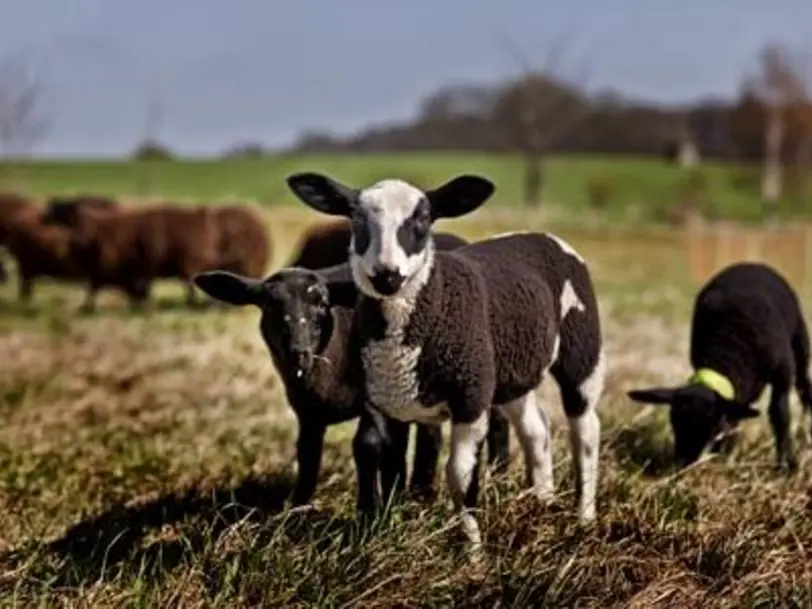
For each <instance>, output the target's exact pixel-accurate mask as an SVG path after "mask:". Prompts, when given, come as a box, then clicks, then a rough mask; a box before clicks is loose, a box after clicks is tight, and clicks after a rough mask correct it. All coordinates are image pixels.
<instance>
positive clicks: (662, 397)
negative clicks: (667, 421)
mask: <svg viewBox="0 0 812 609" xmlns="http://www.w3.org/2000/svg"><path fill="white" fill-rule="evenodd" d="M678 391H679V389H678V388H677V389H675V388H669V387H656V388H653V389H634V390H632V391H629V392H628V393H627V394H626V395H628V396H629V397H630V398H631V399H632V400H634V401H635V402H642V403H644V404H658V405H660V404H664V405H670V404H672V403H673V402H674V398H676V397H677V392H678Z"/></svg>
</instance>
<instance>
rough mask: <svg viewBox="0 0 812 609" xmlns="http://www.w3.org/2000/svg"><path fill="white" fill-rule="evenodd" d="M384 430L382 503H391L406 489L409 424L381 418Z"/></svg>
mask: <svg viewBox="0 0 812 609" xmlns="http://www.w3.org/2000/svg"><path fill="white" fill-rule="evenodd" d="M382 423H383V425H384V426H385V428H386V434H385V437H386V439H387V441H386V442H384V445H383V450H382V459H381V491H382V493H383V500H384V501H391V500H392V499H393V497H396V496H398V495H400V494H401V493H403V491H404V490H405V489H406V450H407V448H408V446H409V424H408V423H403V422H402V421H396V420H395V419H391V418H389V417H382Z"/></svg>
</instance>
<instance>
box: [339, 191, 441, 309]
mask: <svg viewBox="0 0 812 609" xmlns="http://www.w3.org/2000/svg"><path fill="white" fill-rule="evenodd" d="M425 196H426V195H425V193H424V192H423V191H422V190H420V189H419V188H416V187H415V186H412V185H411V184H409V183H408V182H404V181H403V180H381V181H380V182H377V183H375V184H373V185H372V186H370V187H369V188H365V189H364V190H363V191H361V193H360V194H359V195H358V203H359V207H360V209H361V210H362V213H363V214H364V218H365V221H366V224H367V229H368V230H369V247H367V249H366V251H365V252H364V253H363V254H358V253H357V252H356V251H355V237H354V236H353V237H352V238H351V239H350V265H351V267H352V274H353V277H354V278H355V282H356V284H357V285H358V288H359V289H360V290H361V291H362V292H363V293H364V294H366V295H367V296H370V297H372V298H377V299H387V298H397V297H399V296H400V294H395V295H394V296H390V297H385V296H382V295H381V294H378V293H377V292H376V291H375V289H374V288H373V287H372V283H371V282H370V281H369V277H370V276H371V275H374V272H375V269H376V268H377V267H379V266H383V267H385V268H387V269H390V270H397V271H398V272H399V273H400V274H401V275H402V276H404V277H412V276H413V275H415V274H417V273H418V271H419V270H420V269H421V268H422V267H424V266H425V265H426V263H427V258H428V256H429V254H430V253H431V252H433V250H434V241H433V239H429V240H428V244H429V245H428V246H427V247H426V248H424V249H423V250H421V251H420V252H418V253H417V254H412V255H409V254H407V253H406V252H405V251H404V250H403V248H402V247H401V246H400V244H399V243H398V228H400V226H401V224H403V222H404V221H405V220H406V219H408V218H409V217H410V216H411V215H412V213H414V210H415V208H416V207H417V206H418V204H419V203H420V202H421V201H422V200H423V199H424V197H425ZM408 281H409V280H407V284H408ZM405 287H406V285H404V288H405Z"/></svg>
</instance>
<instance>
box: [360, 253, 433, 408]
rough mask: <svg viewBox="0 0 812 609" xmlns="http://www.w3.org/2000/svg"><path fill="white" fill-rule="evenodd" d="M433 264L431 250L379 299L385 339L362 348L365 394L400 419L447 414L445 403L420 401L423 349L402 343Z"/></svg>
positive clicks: (379, 406)
mask: <svg viewBox="0 0 812 609" xmlns="http://www.w3.org/2000/svg"><path fill="white" fill-rule="evenodd" d="M433 264H434V252H433V250H432V251H431V252H430V255H429V256H428V257H427V259H426V264H425V265H424V266H423V267H421V268H420V269H419V270H418V271H417V273H416V274H415V275H414V276H413V277H411V278H410V281H409V282H408V283H407V284H406V285H405V287H404V288H403V289H402V290H401V291H400V292H399V293H398V294H397V295H396V297H394V298H387V299H382V300H380V301H379V302H380V306H381V312H382V313H383V317H384V319H385V320H386V331H385V335H384V338H383V339H381V340H370V341H368V342H367V344H366V345H364V347H363V348H362V349H361V358H362V361H363V364H364V373H365V376H366V389H367V396H368V397H369V399H370V401H371V402H372V403H373V404H374V405H375V406H377V407H378V408H380V409H381V410H382V411H383V412H384V413H386V414H387V415H389V416H390V417H392V418H394V419H398V420H401V421H421V422H426V423H439V422H441V421H443V420H445V419H446V418H447V417H448V410H447V408H446V407H445V405H444V404H435V405H432V406H430V407H425V406H422V405H420V404H419V402H418V396H419V393H420V385H419V382H418V378H417V361H418V359H419V358H420V353H421V351H422V350H421V348H420V347H419V346H414V347H407V346H405V345H404V344H403V342H404V339H405V333H406V327H407V326H408V324H409V319H410V317H411V314H412V311H414V307H415V305H416V303H417V297H418V294H419V293H420V290H421V289H422V288H423V286H425V285H426V282H427V281H428V279H429V276H430V274H431V268H432V266H433Z"/></svg>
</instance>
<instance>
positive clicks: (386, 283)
mask: <svg viewBox="0 0 812 609" xmlns="http://www.w3.org/2000/svg"><path fill="white" fill-rule="evenodd" d="M369 279H370V281H371V282H372V287H373V288H375V291H376V292H378V293H379V294H383V295H384V296H391V295H393V294H395V293H396V292H397V291H398V290H399V289H400V288H401V286H402V285H403V282H404V281H405V280H406V278H405V277H404V276H403V275H401V274H400V272H399V271H397V270H393V269H390V268H388V267H383V266H378V267H375V271H374V274H373V275H372V276H371V277H370V278H369Z"/></svg>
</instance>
